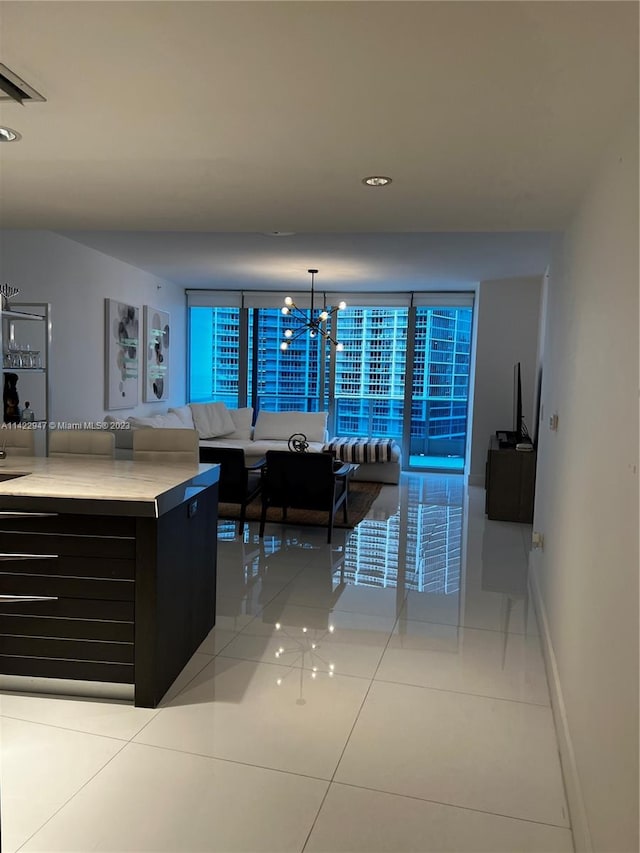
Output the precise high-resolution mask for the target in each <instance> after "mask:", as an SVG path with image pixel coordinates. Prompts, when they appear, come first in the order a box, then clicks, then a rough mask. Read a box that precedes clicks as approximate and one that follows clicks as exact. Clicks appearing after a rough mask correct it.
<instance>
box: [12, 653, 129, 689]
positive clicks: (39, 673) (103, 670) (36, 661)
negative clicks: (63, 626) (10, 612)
mask: <svg viewBox="0 0 640 853" xmlns="http://www.w3.org/2000/svg"><path fill="white" fill-rule="evenodd" d="M0 673H4V674H5V675H30V676H32V677H33V678H71V679H76V680H82V681H112V682H115V683H116V684H133V666H132V665H131V664H122V663H101V662H99V661H82V660H80V661H79V660H55V659H53V658H31V657H20V656H17V655H16V656H12V655H4V654H2V653H1V652H0Z"/></svg>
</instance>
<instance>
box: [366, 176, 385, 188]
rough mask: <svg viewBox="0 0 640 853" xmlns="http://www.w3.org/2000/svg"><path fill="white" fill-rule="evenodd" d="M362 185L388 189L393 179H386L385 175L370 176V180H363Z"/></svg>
mask: <svg viewBox="0 0 640 853" xmlns="http://www.w3.org/2000/svg"><path fill="white" fill-rule="evenodd" d="M362 183H363V184H366V185H367V186H368V187H386V186H387V184H390V183H391V178H386V177H385V176H384V175H370V176H369V177H368V178H363V179H362Z"/></svg>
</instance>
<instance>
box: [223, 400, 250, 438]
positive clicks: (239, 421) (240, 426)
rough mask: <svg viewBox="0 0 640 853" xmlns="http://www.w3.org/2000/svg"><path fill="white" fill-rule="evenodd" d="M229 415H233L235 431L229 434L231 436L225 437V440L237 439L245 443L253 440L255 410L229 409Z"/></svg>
mask: <svg viewBox="0 0 640 853" xmlns="http://www.w3.org/2000/svg"><path fill="white" fill-rule="evenodd" d="M229 414H230V415H231V420H232V421H233V423H234V426H235V430H234V431H233V432H231V433H229V435H225V438H236V439H242V440H243V441H249V439H250V438H251V421H252V420H253V409H252V408H251V407H249V408H248V409H229Z"/></svg>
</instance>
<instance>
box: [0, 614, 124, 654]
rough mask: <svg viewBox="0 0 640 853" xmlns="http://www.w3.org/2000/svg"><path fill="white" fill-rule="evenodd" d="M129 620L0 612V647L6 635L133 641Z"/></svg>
mask: <svg viewBox="0 0 640 853" xmlns="http://www.w3.org/2000/svg"><path fill="white" fill-rule="evenodd" d="M133 633H134V632H133V623H132V622H109V621H99V620H98V619H61V618H59V617H55V616H53V617H52V616H27V615H24V614H16V613H0V648H2V640H3V636H2V635H5V634H11V635H13V636H20V637H57V638H58V639H61V640H63V639H67V640H106V641H107V642H112V643H133Z"/></svg>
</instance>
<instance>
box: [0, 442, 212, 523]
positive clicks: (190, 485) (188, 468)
mask: <svg viewBox="0 0 640 853" xmlns="http://www.w3.org/2000/svg"><path fill="white" fill-rule="evenodd" d="M218 479H219V469H218V466H217V465H184V464H181V465H176V464H172V465H162V466H159V465H157V464H156V463H155V462H132V461H120V460H112V459H92V458H87V457H83V458H79V459H73V458H55V459H49V458H43V457H36V456H34V457H26V456H16V457H13V458H12V457H7V459H6V460H4V462H2V463H1V464H0V509H31V510H35V509H36V506H37V507H42V508H43V511H47V510H50V509H52V508H55V509H57V510H58V511H65V512H79V513H82V514H87V513H93V512H100V513H101V514H103V515H142V516H151V517H155V518H157V517H158V516H160V515H163V514H164V513H165V512H167V511H169V510H171V509H173V507H174V506H176V505H177V504H178V503H181V502H182V501H183V500H184V499H185V497H186V496H187V494H188V493H193V492H192V491H191V490H193V489H196V490H197V489H199V488H203V487H205V486H207V485H212V484H213V483H214V482H217V481H218Z"/></svg>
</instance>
